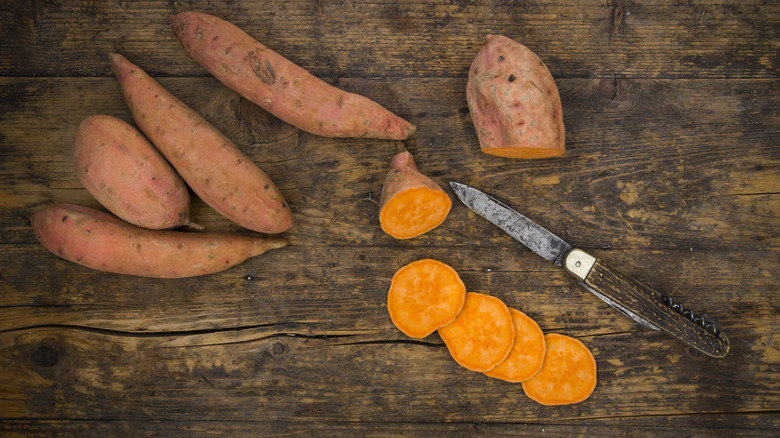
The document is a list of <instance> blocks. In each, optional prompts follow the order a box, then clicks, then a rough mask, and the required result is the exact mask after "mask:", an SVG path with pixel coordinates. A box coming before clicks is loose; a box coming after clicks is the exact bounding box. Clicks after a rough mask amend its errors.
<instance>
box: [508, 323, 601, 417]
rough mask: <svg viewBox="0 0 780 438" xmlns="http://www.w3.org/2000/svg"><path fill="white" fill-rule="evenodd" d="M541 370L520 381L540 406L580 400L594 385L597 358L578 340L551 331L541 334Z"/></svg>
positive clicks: (586, 395)
mask: <svg viewBox="0 0 780 438" xmlns="http://www.w3.org/2000/svg"><path fill="white" fill-rule="evenodd" d="M544 340H545V344H546V353H545V356H544V364H543V365H542V369H541V370H540V371H539V372H538V373H537V374H536V375H535V376H534V377H532V378H531V379H529V380H526V381H525V382H523V383H522V385H523V391H525V394H526V395H527V396H528V397H529V398H531V399H532V400H534V401H536V402H538V403H541V404H543V405H568V404H573V403H579V402H581V401H583V400H585V399H587V398H588V397H590V395H591V394H592V393H593V390H594V389H595V388H596V360H595V359H594V358H593V354H591V352H590V350H588V347H586V346H585V345H584V344H583V343H582V342H580V341H579V340H577V339H574V338H571V337H568V336H565V335H560V334H557V333H550V334H547V335H545V336H544Z"/></svg>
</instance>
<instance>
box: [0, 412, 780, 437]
mask: <svg viewBox="0 0 780 438" xmlns="http://www.w3.org/2000/svg"><path fill="white" fill-rule="evenodd" d="M777 427H780V420H779V419H778V418H777V415H776V414H762V415H756V414H746V415H743V414H731V415H727V414H720V415H692V416H669V417H640V418H616V419H607V420H604V419H595V420H581V421H578V422H577V423H576V424H570V423H561V424H556V423H549V422H547V423H541V424H518V423H484V422H483V423H479V424H473V423H457V422H449V423H400V422H376V423H374V422H372V423H350V422H339V423H336V422H301V421H262V420H257V421H235V420H228V421H218V422H212V421H197V420H191V421H182V420H177V421H161V420H134V421H133V420H114V421H89V420H51V421H30V420H18V421H4V422H2V423H0V432H3V433H5V434H6V435H8V436H16V435H19V436H24V437H28V438H36V437H49V436H51V435H52V434H55V433H56V434H57V436H62V437H90V436H101V437H102V436H126V435H147V434H148V435H155V436H156V435H166V436H179V435H187V436H215V435H216V436H235V435H251V436H259V435H262V436H264V437H288V436H291V435H307V436H340V437H365V436H371V437H376V438H380V437H396V436H405V437H426V436H442V435H447V436H453V435H456V436H473V435H479V436H484V435H490V436H493V437H536V436H540V435H553V436H602V437H609V436H629V435H630V436H632V437H637V438H655V437H657V436H660V435H664V436H691V437H699V436H701V437H711V436H734V437H743V436H747V437H752V436H771V435H772V433H773V432H774V431H775V430H777Z"/></svg>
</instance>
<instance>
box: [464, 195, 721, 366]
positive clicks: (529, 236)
mask: <svg viewBox="0 0 780 438" xmlns="http://www.w3.org/2000/svg"><path fill="white" fill-rule="evenodd" d="M450 187H452V190H453V192H454V193H455V195H456V196H457V197H458V199H460V201H461V202H463V203H464V204H465V205H466V206H467V207H469V208H470V209H471V210H473V211H474V212H475V213H477V214H478V215H480V216H482V217H483V218H485V219H487V220H488V221H489V222H491V223H492V224H494V225H496V226H497V227H498V228H500V229H502V230H503V231H505V232H506V233H507V234H509V235H510V236H512V237H513V238H514V239H515V240H517V241H519V242H520V243H522V244H523V245H524V246H526V247H527V248H529V249H530V250H532V251H533V252H534V253H536V254H538V255H540V256H542V257H543V258H545V259H546V260H548V261H550V262H552V263H553V264H554V265H556V266H561V267H563V268H564V270H565V271H566V272H568V273H569V274H571V275H572V276H573V277H574V278H575V279H576V280H577V282H578V283H579V284H581V285H582V286H583V287H584V288H585V289H586V290H588V291H589V292H591V293H592V294H594V295H596V296H597V297H599V298H600V299H602V300H603V301H604V302H606V303H607V304H609V305H610V306H612V307H614V308H616V309H617V310H619V311H620V312H621V313H623V314H624V315H626V316H628V317H629V318H631V319H633V320H634V321H636V322H638V323H639V324H642V325H644V326H645V327H648V328H650V329H653V330H661V331H663V332H665V333H666V334H668V335H670V336H671V337H673V338H675V339H677V340H678V341H681V342H682V343H684V344H686V345H688V346H690V347H693V348H695V349H696V350H698V351H700V352H702V353H704V354H706V355H708V356H712V357H723V356H725V355H726V354H728V352H729V348H730V344H729V340H728V337H727V336H726V334H725V333H724V332H723V330H721V326H720V324H719V323H718V322H717V321H715V320H714V319H712V318H710V317H709V316H706V315H699V314H697V313H695V312H693V311H691V310H690V309H688V308H686V307H685V306H683V305H682V304H680V303H679V302H676V301H675V300H673V299H672V298H671V297H669V296H666V295H662V294H661V293H659V292H657V291H655V290H653V289H651V288H650V287H648V286H645V285H644V284H642V283H640V282H639V281H637V280H634V279H633V278H631V277H629V276H628V275H625V274H623V273H622V272H620V271H618V270H617V269H615V268H614V267H612V266H611V265H609V264H607V263H606V262H604V261H603V260H601V259H598V258H596V257H594V256H592V255H590V254H588V253H587V252H585V251H583V250H582V249H579V248H574V247H573V246H572V245H570V244H569V243H567V242H566V241H565V240H563V239H561V238H560V237H558V236H556V235H555V234H553V233H552V232H550V231H549V230H547V229H546V228H544V227H542V226H541V225H539V224H537V223H535V222H533V221H532V220H530V219H529V218H527V217H526V216H524V215H523V214H521V213H519V212H517V211H516V210H514V209H513V208H511V207H509V206H508V205H506V204H504V203H503V202H501V201H499V200H498V199H496V198H494V197H493V196H490V195H488V194H486V193H484V192H482V191H480V190H477V189H475V188H474V187H471V186H468V185H466V184H462V183H459V182H455V181H450Z"/></svg>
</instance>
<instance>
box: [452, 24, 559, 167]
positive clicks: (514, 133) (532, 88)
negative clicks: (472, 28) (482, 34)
mask: <svg viewBox="0 0 780 438" xmlns="http://www.w3.org/2000/svg"><path fill="white" fill-rule="evenodd" d="M466 100H467V102H468V106H469V111H470V113H471V118H472V120H473V122H474V126H475V128H476V130H477V137H478V138H479V143H480V146H481V148H482V151H483V152H486V153H488V154H493V155H498V156H502V157H510V158H548V157H556V156H559V155H561V154H563V153H564V151H565V129H564V126H563V110H562V107H561V98H560V96H559V94H558V87H556V85H555V81H554V80H553V77H552V74H550V71H549V70H548V69H547V66H545V65H544V62H542V60H541V59H540V58H539V57H538V56H537V55H536V54H534V53H533V52H532V51H531V50H530V49H528V48H527V47H525V46H524V45H522V44H520V43H518V42H516V41H513V40H511V39H509V38H507V37H504V36H500V35H490V36H488V37H487V40H486V42H485V45H484V46H483V47H482V48H481V49H480V51H479V52H478V53H477V55H476V57H475V58H474V61H473V62H472V64H471V68H470V70H469V78H468V82H467V85H466Z"/></svg>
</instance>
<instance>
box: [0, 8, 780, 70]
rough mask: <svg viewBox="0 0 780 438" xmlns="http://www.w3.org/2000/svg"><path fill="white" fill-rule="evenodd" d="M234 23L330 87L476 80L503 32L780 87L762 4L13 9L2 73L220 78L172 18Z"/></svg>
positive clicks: (544, 47) (2, 45)
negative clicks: (191, 12)
mask: <svg viewBox="0 0 780 438" xmlns="http://www.w3.org/2000/svg"><path fill="white" fill-rule="evenodd" d="M190 8H193V9H197V10H200V11H203V12H207V13H212V14H214V15H217V16H221V17H223V18H226V19H228V20H230V21H232V22H234V23H235V24H237V25H238V26H240V27H242V28H243V29H244V30H245V31H247V32H248V33H249V34H251V35H252V36H254V37H255V38H257V39H259V40H261V41H262V42H264V43H265V44H266V45H268V46H269V47H271V48H272V49H275V50H277V51H278V52H279V53H282V54H283V55H285V56H287V57H288V58H290V59H291V60H293V61H295V62H297V63H298V64H300V65H301V66H303V67H304V68H307V69H309V70H310V71H311V72H312V73H314V74H315V75H318V76H322V77H330V78H335V77H393V78H398V77H442V76H444V77H453V76H456V77H465V76H466V74H467V72H468V68H469V65H470V64H471V61H472V60H473V58H474V55H475V54H476V52H477V50H479V47H480V46H481V44H482V43H483V41H484V38H485V37H486V36H487V35H488V34H490V33H497V34H503V35H506V36H508V37H510V38H514V39H517V40H518V41H520V42H522V43H524V44H526V45H527V46H528V47H530V48H531V49H532V50H534V51H536V52H537V53H538V54H539V55H540V56H541V57H542V59H543V60H544V61H545V62H546V63H547V64H548V66H549V67H550V69H551V71H552V72H553V75H554V76H555V77H558V78H569V77H590V78H594V77H595V78H612V77H620V78H680V77H688V78H733V77H742V78H772V77H775V76H776V72H777V69H778V51H777V44H778V40H780V35H778V28H779V27H778V18H777V17H779V16H780V5H778V4H777V3H776V2H765V1H759V0H751V1H741V2H721V1H718V0H707V1H697V2H681V1H680V2H667V1H652V2H650V1H645V2H635V1H628V0H610V1H603V0H589V1H572V2H553V1H549V0H535V1H530V2H521V3H516V2H504V1H500V0H491V1H481V2H454V3H453V2H449V1H443V0H428V1H419V2H413V3H411V2H400V3H399V2H394V1H385V0H379V1H343V0H342V1H334V2H325V3H322V2H317V1H310V0H294V1H285V2H274V3H268V2H254V1H251V0H241V1H228V2H221V1H218V2H208V3H204V4H199V5H198V6H197V7H194V6H192V5H186V4H176V3H164V2H148V1H145V2H94V1H84V0H69V1H64V2H23V1H20V0H12V1H6V2H3V4H2V5H0V19H1V20H2V22H3V27H2V28H0V30H2V38H0V53H3V54H4V56H2V57H0V75H3V76H27V75H32V76H94V75H97V76H106V75H110V69H109V66H108V63H107V62H106V55H107V53H108V52H110V51H113V50H117V51H119V52H122V53H123V54H125V55H126V56H128V58H129V59H131V60H136V61H137V62H138V63H140V64H142V65H143V64H147V65H148V66H149V69H150V73H152V74H165V75H177V76H193V75H194V76H206V72H205V70H203V69H202V68H201V67H200V66H198V65H197V64H195V63H194V62H193V61H192V60H191V59H190V58H189V57H188V56H187V55H186V53H185V52H184V51H183V50H182V49H181V47H180V46H179V44H178V43H177V42H176V40H175V38H174V37H173V35H172V32H171V30H170V27H169V26H168V24H167V16H168V15H169V14H172V13H176V12H181V11H184V10H188V9H190Z"/></svg>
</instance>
